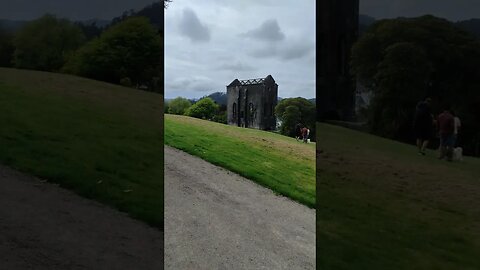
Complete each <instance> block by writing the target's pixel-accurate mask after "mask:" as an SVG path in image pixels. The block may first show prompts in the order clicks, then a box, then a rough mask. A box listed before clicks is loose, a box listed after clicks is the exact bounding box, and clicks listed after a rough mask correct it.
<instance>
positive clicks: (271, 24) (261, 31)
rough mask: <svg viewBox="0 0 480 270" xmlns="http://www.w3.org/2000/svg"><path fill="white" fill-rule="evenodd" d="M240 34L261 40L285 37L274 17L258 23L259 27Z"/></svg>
mask: <svg viewBox="0 0 480 270" xmlns="http://www.w3.org/2000/svg"><path fill="white" fill-rule="evenodd" d="M240 36H242V37H249V38H254V39H258V40H263V41H280V40H283V39H285V34H284V33H283V32H282V30H281V29H280V26H279V25H278V22H277V20H275V19H270V20H266V21H264V22H263V23H262V24H261V25H260V27H258V28H256V29H253V30H250V31H248V32H246V33H243V34H240Z"/></svg>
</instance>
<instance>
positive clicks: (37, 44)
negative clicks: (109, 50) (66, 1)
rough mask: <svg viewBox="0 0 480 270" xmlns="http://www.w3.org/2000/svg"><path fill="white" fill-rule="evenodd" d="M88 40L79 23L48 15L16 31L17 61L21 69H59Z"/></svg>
mask: <svg viewBox="0 0 480 270" xmlns="http://www.w3.org/2000/svg"><path fill="white" fill-rule="evenodd" d="M84 42H85V36H84V35H83V33H82V30H81V29H80V28H79V27H78V26H76V25H74V24H73V23H72V22H70V21H68V20H66V19H59V18H56V17H55V16H53V15H48V14H47V15H45V16H43V17H41V18H40V19H37V20H34V21H31V22H29V23H27V24H25V26H23V27H22V28H21V29H20V30H19V31H18V32H17V33H16V35H15V38H14V46H15V52H14V59H13V61H14V64H15V67H17V68H24V69H34V70H43V71H58V70H59V69H60V68H61V67H62V66H63V65H64V63H65V62H66V61H67V60H68V59H69V57H70V56H71V55H72V53H73V52H74V51H75V50H76V49H77V48H79V47H80V46H81V45H82V44H83V43H84Z"/></svg>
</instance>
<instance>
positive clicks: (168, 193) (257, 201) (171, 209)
mask: <svg viewBox="0 0 480 270" xmlns="http://www.w3.org/2000/svg"><path fill="white" fill-rule="evenodd" d="M165 269H198V270H201V269H315V211H314V210H312V209H309V208H307V207H305V206H303V205H300V204H298V203H296V202H293V201H291V200H289V199H287V198H284V197H280V196H277V195H275V194H274V193H273V192H272V191H271V190H269V189H266V188H263V187H261V186H259V185H257V184H255V183H253V182H252V181H249V180H247V179H245V178H242V177H240V176H238V175H236V174H233V173H231V172H229V171H227V170H224V169H222V168H219V167H217V166H214V165H212V164H210V163H208V162H205V161H203V160H201V159H199V158H196V157H193V156H191V155H188V154H186V153H184V152H182V151H178V150H176V149H173V148H170V147H167V146H165Z"/></svg>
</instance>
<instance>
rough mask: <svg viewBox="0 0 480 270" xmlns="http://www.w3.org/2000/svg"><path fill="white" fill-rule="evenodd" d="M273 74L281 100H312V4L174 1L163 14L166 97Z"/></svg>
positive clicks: (199, 94)
mask: <svg viewBox="0 0 480 270" xmlns="http://www.w3.org/2000/svg"><path fill="white" fill-rule="evenodd" d="M269 74H270V75H272V76H273V78H274V79H275V80H276V82H277V84H278V85H279V96H281V97H298V96H301V97H306V98H313V97H315V1H313V0H311V1H310V0H302V1H291V0H242V1H238V0H203V1H198V0H176V1H175V0H174V2H173V3H171V4H170V6H169V8H168V9H167V10H166V11H165V97H166V98H174V97H177V96H183V97H188V98H199V97H202V96H204V95H208V94H210V93H213V92H217V91H222V92H224V91H226V85H228V84H229V83H230V82H232V81H233V80H234V79H236V78H238V79H240V80H241V79H251V78H261V77H266V76H267V75H269Z"/></svg>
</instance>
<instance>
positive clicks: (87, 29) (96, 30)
mask: <svg viewBox="0 0 480 270" xmlns="http://www.w3.org/2000/svg"><path fill="white" fill-rule="evenodd" d="M75 25H77V26H78V27H80V29H82V32H83V34H84V35H85V37H86V39H87V41H90V40H92V39H94V38H96V37H99V36H100V34H101V33H102V31H103V29H102V28H101V27H98V26H97V24H96V23H95V22H92V23H90V24H87V23H83V22H76V23H75Z"/></svg>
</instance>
